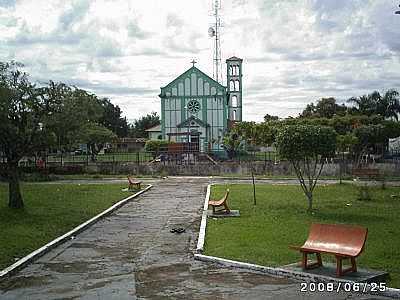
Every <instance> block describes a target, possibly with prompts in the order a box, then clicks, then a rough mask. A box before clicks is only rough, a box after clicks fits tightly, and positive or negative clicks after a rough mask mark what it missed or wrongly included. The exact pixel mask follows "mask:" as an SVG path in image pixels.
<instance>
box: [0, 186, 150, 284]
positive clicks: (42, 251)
mask: <svg viewBox="0 0 400 300" xmlns="http://www.w3.org/2000/svg"><path fill="white" fill-rule="evenodd" d="M152 187H153V186H152V185H151V184H149V185H148V186H147V187H146V188H145V189H143V190H141V191H139V192H137V193H136V194H133V195H131V196H129V197H127V198H125V199H122V200H121V201H119V202H117V203H115V204H114V205H113V206H111V207H109V208H107V209H106V210H105V211H103V212H101V213H99V214H98V215H96V216H94V217H93V218H91V219H90V220H88V221H86V222H84V223H82V224H80V225H78V226H77V227H75V228H74V229H72V230H71V231H69V232H67V233H65V234H63V235H61V236H59V237H58V238H56V239H54V240H52V241H51V242H49V243H47V244H46V245H44V246H43V247H41V248H39V249H37V250H35V251H33V252H31V253H30V254H28V255H27V256H25V257H23V258H21V259H20V260H18V261H17V262H16V263H14V264H12V265H11V266H9V267H7V268H5V269H4V270H1V271H0V279H2V278H4V277H6V276H8V275H11V274H13V273H15V272H16V271H18V270H19V269H21V268H23V267H24V266H25V265H27V264H28V263H30V262H32V261H33V260H35V259H36V258H38V257H40V256H42V255H44V254H46V253H47V252H49V251H50V250H51V249H53V248H55V247H57V246H58V245H60V244H62V243H63V242H65V241H66V240H67V239H69V238H70V237H71V236H74V235H76V234H78V233H79V232H81V231H83V230H85V229H86V228H88V227H90V226H91V225H93V224H94V223H96V222H97V221H99V220H100V219H101V218H104V217H105V216H107V215H109V214H111V213H112V212H113V211H115V210H117V209H118V208H120V207H121V206H123V205H124V204H126V203H127V202H128V201H130V200H132V199H133V198H136V197H137V196H139V195H141V194H143V193H144V192H146V191H148V190H149V189H151V188H152Z"/></svg>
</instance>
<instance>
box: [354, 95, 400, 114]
mask: <svg viewBox="0 0 400 300" xmlns="http://www.w3.org/2000/svg"><path fill="white" fill-rule="evenodd" d="M398 96H399V93H398V92H397V91H396V90H394V89H391V90H388V91H386V92H385V94H384V95H383V96H381V94H379V92H377V91H374V92H372V93H371V94H368V95H363V96H360V97H352V98H350V99H348V100H347V102H349V103H354V104H355V110H356V111H357V112H358V113H360V114H363V115H368V116H371V115H374V114H376V115H381V116H382V117H384V118H390V119H396V120H398V114H399V113H400V100H399V98H398Z"/></svg>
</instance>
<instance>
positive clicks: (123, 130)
mask: <svg viewBox="0 0 400 300" xmlns="http://www.w3.org/2000/svg"><path fill="white" fill-rule="evenodd" d="M99 102H100V104H101V106H102V107H103V114H102V116H101V117H100V119H99V123H100V124H103V125H104V126H105V127H106V128H108V129H110V130H111V131H112V132H114V133H115V134H116V135H117V136H118V137H126V136H128V129H129V127H128V123H127V121H126V118H123V117H122V111H121V109H120V108H119V106H118V105H114V104H112V103H111V101H110V99H108V98H102V99H99Z"/></svg>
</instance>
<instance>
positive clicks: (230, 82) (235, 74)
mask: <svg viewBox="0 0 400 300" xmlns="http://www.w3.org/2000/svg"><path fill="white" fill-rule="evenodd" d="M242 62H243V59H241V58H238V57H235V56H233V57H231V58H228V59H227V60H226V75H227V76H226V77H227V78H226V85H227V88H228V110H229V115H228V119H229V120H231V121H242V95H243V94H242Z"/></svg>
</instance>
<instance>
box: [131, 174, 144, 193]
mask: <svg viewBox="0 0 400 300" xmlns="http://www.w3.org/2000/svg"><path fill="white" fill-rule="evenodd" d="M128 183H129V185H128V191H132V190H140V189H141V188H142V182H141V181H139V180H135V179H134V178H133V177H130V176H128Z"/></svg>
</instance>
